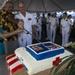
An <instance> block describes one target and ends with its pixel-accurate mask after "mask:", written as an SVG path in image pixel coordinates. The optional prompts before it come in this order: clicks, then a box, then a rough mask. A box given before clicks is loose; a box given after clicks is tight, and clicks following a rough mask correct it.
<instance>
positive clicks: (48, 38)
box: [46, 13, 51, 40]
mask: <svg viewBox="0 0 75 75" xmlns="http://www.w3.org/2000/svg"><path fill="white" fill-rule="evenodd" d="M50 17H51V14H50V13H48V14H47V22H48V24H47V38H46V39H47V40H50V33H49V32H50V24H49V21H50Z"/></svg>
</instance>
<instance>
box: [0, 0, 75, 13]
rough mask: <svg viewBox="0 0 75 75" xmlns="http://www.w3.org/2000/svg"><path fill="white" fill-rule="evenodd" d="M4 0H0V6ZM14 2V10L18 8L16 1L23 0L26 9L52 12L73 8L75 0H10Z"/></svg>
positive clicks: (74, 7)
mask: <svg viewBox="0 0 75 75" xmlns="http://www.w3.org/2000/svg"><path fill="white" fill-rule="evenodd" d="M5 1H6V0H0V6H2V4H3V3H4V2H5ZM11 1H12V2H13V3H14V7H15V8H14V10H18V7H17V3H18V2H19V1H23V2H24V3H25V5H26V9H27V11H33V12H35V11H39V12H53V11H64V10H74V9H75V0H11Z"/></svg>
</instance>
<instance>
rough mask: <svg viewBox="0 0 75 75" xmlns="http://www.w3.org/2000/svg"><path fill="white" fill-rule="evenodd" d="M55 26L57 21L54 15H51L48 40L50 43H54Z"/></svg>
mask: <svg viewBox="0 0 75 75" xmlns="http://www.w3.org/2000/svg"><path fill="white" fill-rule="evenodd" d="M57 25H58V19H57V17H56V13H53V15H52V17H51V18H50V40H51V41H52V42H55V36H56V27H57Z"/></svg>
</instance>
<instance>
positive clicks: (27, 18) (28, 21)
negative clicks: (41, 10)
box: [15, 2, 36, 47]
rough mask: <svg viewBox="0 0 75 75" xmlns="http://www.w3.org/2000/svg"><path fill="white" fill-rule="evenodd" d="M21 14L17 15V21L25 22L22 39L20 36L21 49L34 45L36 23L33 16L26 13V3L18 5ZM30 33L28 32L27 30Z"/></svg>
mask: <svg viewBox="0 0 75 75" xmlns="http://www.w3.org/2000/svg"><path fill="white" fill-rule="evenodd" d="M18 8H19V11H20V12H19V14H17V15H15V18H16V19H22V20H23V21H24V30H23V32H22V39H21V37H20V36H18V42H19V46H20V47H26V46H27V45H30V44H32V35H30V34H29V33H31V34H33V26H34V24H35V23H36V21H35V19H34V18H33V15H32V14H30V13H28V12H26V9H25V5H24V2H19V3H18ZM25 29H26V30H27V31H28V32H29V33H28V32H27V31H26V30H25Z"/></svg>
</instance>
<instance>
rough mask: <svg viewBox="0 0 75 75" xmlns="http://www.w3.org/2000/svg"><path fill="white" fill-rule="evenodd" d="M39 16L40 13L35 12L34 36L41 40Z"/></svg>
mask: <svg viewBox="0 0 75 75" xmlns="http://www.w3.org/2000/svg"><path fill="white" fill-rule="evenodd" d="M41 24H42V22H41V17H40V14H39V13H37V17H36V38H37V39H39V40H41Z"/></svg>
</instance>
